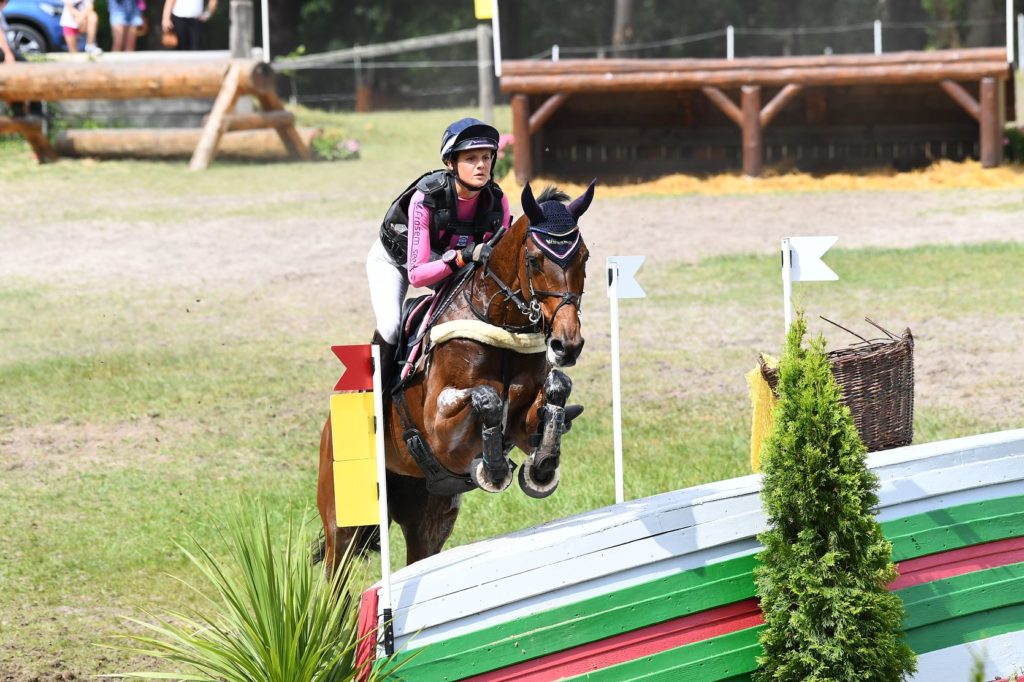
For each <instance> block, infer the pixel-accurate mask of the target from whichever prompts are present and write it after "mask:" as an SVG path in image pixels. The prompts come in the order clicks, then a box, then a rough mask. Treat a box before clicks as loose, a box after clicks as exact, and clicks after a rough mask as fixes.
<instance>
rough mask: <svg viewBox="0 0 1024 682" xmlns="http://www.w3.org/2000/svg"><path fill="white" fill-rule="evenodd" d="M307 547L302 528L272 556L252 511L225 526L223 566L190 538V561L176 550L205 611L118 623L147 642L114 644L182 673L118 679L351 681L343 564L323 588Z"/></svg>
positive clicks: (261, 515) (351, 614)
mask: <svg viewBox="0 0 1024 682" xmlns="http://www.w3.org/2000/svg"><path fill="white" fill-rule="evenodd" d="M314 537H315V533H314V532H313V529H311V528H310V527H309V526H307V525H306V524H302V525H301V526H300V527H299V529H298V531H296V530H295V528H294V527H293V525H292V524H291V523H289V525H288V533H287V537H286V539H285V542H284V547H283V550H281V549H278V548H277V547H276V546H275V543H274V541H273V540H272V539H271V532H270V521H269V519H268V517H267V513H266V511H264V510H263V509H262V508H257V507H253V508H250V509H249V510H247V513H245V514H244V515H242V516H240V517H237V518H236V519H235V520H234V521H233V522H232V523H231V524H230V525H229V526H228V528H227V532H226V535H225V539H226V541H227V545H228V548H229V551H228V558H227V559H226V560H225V559H221V558H217V557H215V556H214V555H213V554H212V553H211V552H210V551H209V550H208V549H207V548H206V547H204V546H203V545H202V544H200V543H199V542H198V541H197V540H195V539H194V538H193V542H194V543H195V546H196V549H195V550H194V551H189V550H188V549H186V548H184V547H182V546H181V545H179V548H180V549H181V551H182V552H183V553H184V554H185V556H187V557H188V559H189V560H190V561H191V562H192V563H193V564H194V565H195V567H196V568H198V569H199V571H200V573H201V575H202V576H203V577H204V578H205V579H206V582H207V583H208V586H209V587H211V588H212V589H213V592H214V594H215V596H214V597H210V596H208V595H206V594H205V593H203V592H202V591H201V590H199V589H198V588H195V587H192V586H191V585H188V586H189V587H190V588H191V589H193V590H195V591H196V592H198V593H199V594H200V595H202V597H203V598H204V601H205V604H206V605H207V608H208V609H209V611H207V612H206V613H193V614H186V613H180V612H176V611H172V610H169V609H165V610H163V612H162V616H156V619H157V620H158V621H159V623H158V624H153V623H149V622H145V621H142V620H137V619H134V618H128V619H127V620H129V621H131V622H133V623H135V624H136V625H138V626H140V627H142V628H144V629H145V630H147V631H148V632H149V633H151V634H148V635H140V634H129V635H124V637H125V638H126V639H129V640H131V641H133V642H134V643H135V645H134V646H130V647H117V648H124V649H126V650H128V651H131V652H132V653H136V654H142V655H146V656H152V657H154V658H157V659H160V660H163V661H166V662H168V663H172V664H175V665H184V666H186V667H187V668H188V669H189V670H190V672H189V673H187V674H182V673H180V672H179V671H176V670H166V671H160V672H137V673H126V674H124V675H121V676H122V677H139V678H147V679H151V678H154V677H160V678H165V679H190V680H224V681H225V682H232V681H234V680H237V681H238V682H242V681H248V680H254V679H255V680H267V681H268V682H320V681H324V682H327V681H332V682H335V681H338V682H341V681H345V680H353V679H355V677H356V671H355V661H354V651H355V645H356V641H357V619H358V610H357V608H356V606H355V605H356V604H357V603H358V600H355V599H353V598H352V595H351V590H352V586H353V585H352V583H353V579H352V566H353V562H352V561H350V560H349V559H350V558H351V557H347V558H346V561H345V563H344V565H343V567H342V569H341V570H339V571H338V572H337V573H336V574H335V576H334V577H333V579H330V580H328V579H327V578H326V577H324V574H323V572H322V571H321V570H320V569H319V567H317V566H313V565H312V564H311V562H310V560H309V553H308V552H309V547H310V542H311V540H312V538H314ZM183 582H184V581H183ZM185 584H186V585H187V583H185Z"/></svg>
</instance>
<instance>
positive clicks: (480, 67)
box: [476, 21, 494, 123]
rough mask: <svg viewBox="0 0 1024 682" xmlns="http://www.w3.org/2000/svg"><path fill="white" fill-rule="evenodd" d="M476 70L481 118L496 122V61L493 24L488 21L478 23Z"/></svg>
mask: <svg viewBox="0 0 1024 682" xmlns="http://www.w3.org/2000/svg"><path fill="white" fill-rule="evenodd" d="M476 36H477V38H476V72H477V81H478V86H479V89H480V118H482V119H483V120H484V122H485V123H494V75H493V73H492V72H493V70H494V63H493V62H491V26H490V24H488V23H487V22H486V21H481V22H479V23H478V24H477V25H476Z"/></svg>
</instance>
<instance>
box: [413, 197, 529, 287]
mask: <svg viewBox="0 0 1024 682" xmlns="http://www.w3.org/2000/svg"><path fill="white" fill-rule="evenodd" d="M479 200H480V194H477V195H476V196H475V197H473V198H472V199H463V198H462V197H459V203H458V206H457V207H456V215H457V216H458V220H459V221H460V222H469V221H471V220H472V219H473V217H474V216H475V215H476V205H477V202H478V201H479ZM501 210H502V213H503V214H504V215H503V216H502V218H501V224H502V225H504V226H506V227H508V226H509V225H511V224H512V213H511V212H510V211H509V208H508V197H507V196H505V195H502V197H501ZM430 218H431V213H430V208H428V207H427V206H424V205H423V192H416V193H415V194H413V195H412V200H411V201H410V202H409V250H408V252H409V256H408V258H407V260H406V267H407V269H408V270H409V284H411V285H413V286H414V287H429V286H432V285H434V284H437V283H438V282H440V281H441V280H443V279H444V278H446V277H448V276H449V275H451V274H452V269H451V268H450V267H448V265H447V264H445V263H444V262H442V261H441V260H440V259H435V260H431V256H432V252H433V253H440V252H443V251H446V250H447V249H451V248H454V247H455V245H456V244H455V242H456V239H457V238H458V237H457V236H456V235H455V234H453V233H445V232H442V233H441V234H440V235H439V239H440V242H441V243H439V244H431V243H430ZM490 238H491V233H490V232H487V233H485V234H484V239H485V240H486V239H490Z"/></svg>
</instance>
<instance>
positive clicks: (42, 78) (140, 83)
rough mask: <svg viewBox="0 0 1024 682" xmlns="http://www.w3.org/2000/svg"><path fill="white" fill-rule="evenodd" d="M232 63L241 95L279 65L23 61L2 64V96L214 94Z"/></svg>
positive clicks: (270, 80)
mask: <svg viewBox="0 0 1024 682" xmlns="http://www.w3.org/2000/svg"><path fill="white" fill-rule="evenodd" d="M232 64H235V65H237V67H238V74H239V77H238V88H239V91H240V93H241V94H253V95H258V94H260V93H263V92H268V91H270V90H271V89H272V88H273V84H274V72H273V69H272V68H271V67H270V65H268V64H264V63H263V62H260V61H257V60H252V59H244V60H235V61H225V60H219V61H211V62H195V61H186V62H180V63H149V64H147V63H138V62H136V63H125V62H112V63H109V64H108V63H103V62H91V63H88V64H78V63H42V64H40V63H29V64H26V63H17V64H7V65H4V68H3V69H0V100H9V101H22V100H46V101H53V100H65V99H135V98H143V97H196V98H203V99H210V98H212V97H216V96H217V93H219V92H220V88H221V84H222V83H223V82H224V78H225V76H226V75H227V72H228V68H229V67H230V66H231V65H232Z"/></svg>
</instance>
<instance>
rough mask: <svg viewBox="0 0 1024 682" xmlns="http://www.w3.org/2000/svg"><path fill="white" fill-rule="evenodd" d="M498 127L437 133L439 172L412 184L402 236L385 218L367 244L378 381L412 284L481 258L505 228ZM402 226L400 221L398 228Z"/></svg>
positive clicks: (473, 123)
mask: <svg viewBox="0 0 1024 682" xmlns="http://www.w3.org/2000/svg"><path fill="white" fill-rule="evenodd" d="M497 150H498V131H497V129H495V128H494V127H493V126H490V125H487V124H486V123H484V122H483V121H479V120H477V119H475V118H463V119H460V120H458V121H455V122H454V123H452V124H451V125H449V126H448V127H447V128H446V129H445V131H444V133H443V134H442V135H441V161H442V162H443V163H444V165H445V169H443V170H439V171H436V172H434V173H430V174H428V175H426V176H424V177H423V178H421V179H420V181H419V182H418V183H417V184H416V192H415V193H414V194H413V195H412V199H411V200H410V202H409V209H408V217H409V220H408V222H409V225H408V234H407V235H403V234H401V230H400V229H395V228H396V226H395V225H394V224H391V223H389V222H388V221H385V223H384V225H383V226H382V228H381V234H380V238H378V239H377V241H375V242H374V243H373V246H371V247H370V253H369V255H368V256H367V259H366V275H367V278H368V280H369V284H370V302H371V304H372V305H373V313H374V315H375V316H376V318H377V332H376V333H375V334H374V342H376V343H379V344H380V346H381V364H382V365H383V372H382V375H383V379H384V380H383V381H382V385H384V386H387V385H388V384H389V383H390V381H389V380H388V377H389V376H390V375H391V372H392V368H393V366H394V364H395V352H396V344H397V343H398V335H399V326H400V324H401V315H402V302H403V301H404V300H405V294H406V292H407V291H408V289H409V285H410V284H412V285H413V286H415V287H429V288H431V289H436V288H438V287H439V286H441V285H442V284H443V283H444V282H445V281H446V280H447V279H448V278H449V277H451V276H452V274H454V273H455V272H457V271H458V270H459V269H461V268H462V267H463V266H464V265H466V263H468V262H470V261H473V260H482V259H486V257H487V255H488V251H489V250H488V248H487V245H486V244H485V242H486V241H487V240H488V239H490V238H491V236H492V235H493V234H494V233H495V232H496V231H497V230H498V228H500V227H501V226H505V227H508V226H509V225H511V222H512V218H511V213H510V212H509V207H508V198H507V197H506V196H505V195H504V193H503V192H502V191H501V188H500V187H498V184H497V183H496V182H494V158H495V154H496V153H497ZM398 227H399V228H401V226H398Z"/></svg>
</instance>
